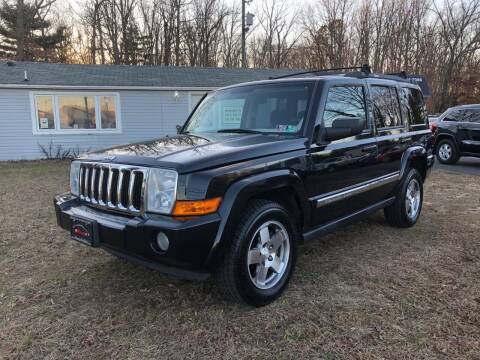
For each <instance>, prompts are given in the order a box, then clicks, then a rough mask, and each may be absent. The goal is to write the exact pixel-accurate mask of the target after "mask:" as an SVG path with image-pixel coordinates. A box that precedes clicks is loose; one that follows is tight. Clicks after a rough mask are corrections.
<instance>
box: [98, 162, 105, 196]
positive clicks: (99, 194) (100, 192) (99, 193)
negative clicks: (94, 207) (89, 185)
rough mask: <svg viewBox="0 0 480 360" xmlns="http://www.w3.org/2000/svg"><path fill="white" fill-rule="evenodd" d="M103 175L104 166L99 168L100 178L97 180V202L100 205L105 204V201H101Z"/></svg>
mask: <svg viewBox="0 0 480 360" xmlns="http://www.w3.org/2000/svg"><path fill="white" fill-rule="evenodd" d="M104 177H105V168H103V167H101V168H100V178H99V180H98V203H99V204H100V205H105V201H103V181H104Z"/></svg>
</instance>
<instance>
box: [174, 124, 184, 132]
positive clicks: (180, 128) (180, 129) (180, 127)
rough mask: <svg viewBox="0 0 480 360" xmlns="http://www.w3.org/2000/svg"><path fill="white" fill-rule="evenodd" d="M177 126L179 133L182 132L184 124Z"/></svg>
mask: <svg viewBox="0 0 480 360" xmlns="http://www.w3.org/2000/svg"><path fill="white" fill-rule="evenodd" d="M175 127H176V128H177V134H180V132H181V131H182V128H183V126H182V125H176V126H175Z"/></svg>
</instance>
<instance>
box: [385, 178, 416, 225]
mask: <svg viewBox="0 0 480 360" xmlns="http://www.w3.org/2000/svg"><path fill="white" fill-rule="evenodd" d="M422 203H423V178H422V176H421V175H420V173H419V172H418V170H417V169H410V171H409V172H408V174H407V176H406V177H405V178H404V179H403V180H402V182H401V184H400V187H399V189H398V190H397V194H396V196H395V202H394V203H393V204H392V205H390V206H388V207H386V208H385V209H384V214H385V218H386V219H387V222H388V223H389V224H390V225H392V226H395V227H400V228H407V227H411V226H413V225H415V223H416V222H417V220H418V218H419V217H420V213H421V211H422Z"/></svg>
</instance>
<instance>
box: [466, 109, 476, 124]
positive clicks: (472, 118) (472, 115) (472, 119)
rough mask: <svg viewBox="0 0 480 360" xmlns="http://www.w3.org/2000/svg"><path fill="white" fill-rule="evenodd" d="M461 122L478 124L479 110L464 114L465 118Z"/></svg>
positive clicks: (468, 111)
mask: <svg viewBox="0 0 480 360" xmlns="http://www.w3.org/2000/svg"><path fill="white" fill-rule="evenodd" d="M463 121H468V122H471V123H477V124H478V123H480V110H478V109H471V110H467V111H466V112H465V116H464V118H463Z"/></svg>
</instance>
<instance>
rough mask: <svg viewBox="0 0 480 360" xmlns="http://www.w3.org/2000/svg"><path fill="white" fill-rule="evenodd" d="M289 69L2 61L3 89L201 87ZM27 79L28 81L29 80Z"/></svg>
mask: <svg viewBox="0 0 480 360" xmlns="http://www.w3.org/2000/svg"><path fill="white" fill-rule="evenodd" d="M292 72H294V71H293V70H288V69H280V70H273V69H241V68H240V69H239V68H235V69H231V68H202V67H177V66H129V65H79V64H59V63H44V62H42V63H40V62H16V61H0V86H1V87H32V88H34V87H49V86H51V87H85V88H97V87H98V88H115V87H118V88H120V87H125V88H131V87H134V88H199V89H203V88H205V89H209V88H218V87H223V86H228V85H232V84H237V83H241V82H246V81H255V80H265V79H268V78H270V77H275V76H281V75H286V74H289V73H292ZM25 78H26V79H27V80H26V79H25Z"/></svg>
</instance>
